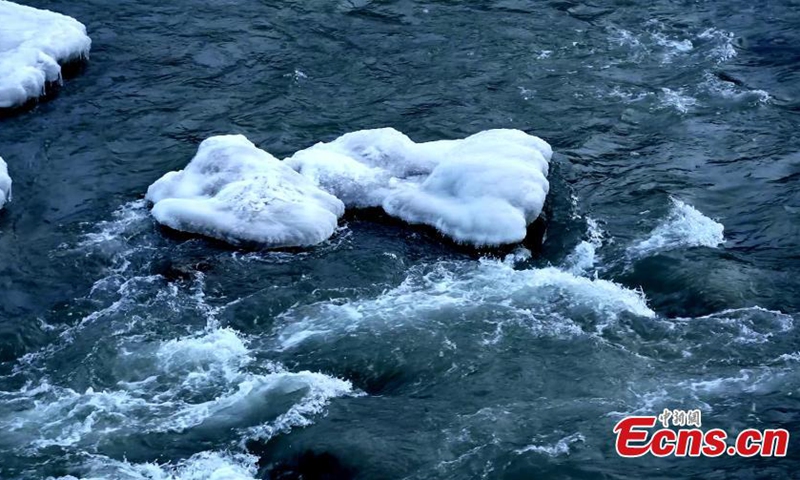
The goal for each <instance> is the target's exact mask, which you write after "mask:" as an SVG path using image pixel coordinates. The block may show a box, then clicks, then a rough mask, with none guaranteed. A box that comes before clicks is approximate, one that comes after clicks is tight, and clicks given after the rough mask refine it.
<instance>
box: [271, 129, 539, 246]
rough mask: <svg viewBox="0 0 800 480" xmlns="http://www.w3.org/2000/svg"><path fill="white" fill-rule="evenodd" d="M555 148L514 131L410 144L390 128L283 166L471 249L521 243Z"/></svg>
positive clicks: (345, 139)
mask: <svg viewBox="0 0 800 480" xmlns="http://www.w3.org/2000/svg"><path fill="white" fill-rule="evenodd" d="M552 153H553V152H552V149H551V148H550V145H548V144H547V143H546V142H545V141H544V140H541V139H540V138H538V137H534V136H531V135H528V134H526V133H524V132H521V131H519V130H505V129H503V130H487V131H484V132H480V133H477V134H475V135H472V136H470V137H467V138H465V139H462V140H440V141H434V142H427V143H414V142H413V141H412V140H411V139H409V138H408V137H407V136H405V135H403V134H402V133H400V132H398V131H397V130H394V129H391V128H383V129H376V130H362V131H358V132H352V133H348V134H346V135H343V136H341V137H339V138H338V139H336V140H334V141H332V142H330V143H319V144H317V145H314V146H312V147H310V148H308V149H305V150H301V151H299V152H297V153H296V154H294V155H293V156H292V157H291V158H288V159H287V160H286V161H287V163H289V165H291V166H292V168H294V169H295V170H297V171H298V172H300V173H301V174H303V175H305V176H306V177H308V178H310V179H311V180H313V181H314V182H315V183H316V184H317V185H319V186H320V187H321V188H323V189H325V190H326V191H328V192H330V193H332V194H333V195H336V196H337V197H339V198H340V199H342V201H344V202H345V204H346V205H348V206H353V207H378V206H380V207H382V208H383V209H384V210H385V211H386V213H388V214H389V215H392V216H395V217H398V218H400V219H402V220H405V221H407V222H409V223H415V224H425V225H430V226H433V227H435V228H436V229H438V230H439V231H440V232H442V233H443V234H445V235H447V236H449V237H451V238H453V239H454V240H456V241H458V242H462V243H470V244H473V245H476V246H483V245H501V244H508V243H515V242H519V241H522V240H523V239H524V238H525V235H526V228H527V226H528V225H529V224H530V223H531V222H533V221H534V220H535V219H536V218H537V217H538V216H539V214H540V213H541V211H542V206H543V205H544V200H545V197H546V196H547V192H548V190H549V184H548V182H547V172H548V162H549V161H550V158H551V156H552Z"/></svg>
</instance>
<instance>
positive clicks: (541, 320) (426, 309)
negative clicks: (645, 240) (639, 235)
mask: <svg viewBox="0 0 800 480" xmlns="http://www.w3.org/2000/svg"><path fill="white" fill-rule="evenodd" d="M485 311H503V312H504V315H503V316H504V318H510V319H513V320H515V321H519V322H522V323H525V324H527V325H528V326H529V327H530V328H532V329H534V330H535V331H537V332H538V333H541V334H551V335H552V334H557V335H563V334H569V333H570V332H572V333H573V334H574V333H575V331H576V329H577V331H580V328H579V327H577V326H576V325H575V324H574V323H571V321H570V320H569V319H568V317H569V316H570V315H574V316H576V317H587V316H588V317H590V318H592V319H593V321H595V322H597V328H602V326H605V325H607V324H608V323H609V322H613V321H615V319H616V318H617V317H618V316H619V315H620V314H622V313H629V314H633V315H638V316H643V317H648V318H653V317H655V313H654V312H653V311H652V310H651V309H650V308H649V307H648V306H647V302H646V299H645V297H644V295H643V293H642V292H640V291H636V290H630V289H627V288H625V287H622V286H620V285H618V284H616V283H614V282H611V281H608V280H602V279H590V278H585V277H580V276H576V275H573V274H572V273H570V272H567V271H564V270H560V269H558V268H555V267H548V268H540V269H530V270H515V269H514V262H502V261H496V260H488V259H483V260H481V261H479V262H440V263H437V264H434V265H429V266H424V267H419V268H416V269H412V272H411V274H410V275H409V276H408V277H407V278H406V280H405V281H404V282H403V283H402V284H401V285H400V286H398V287H396V288H394V289H392V290H389V291H387V292H385V293H384V294H382V295H380V296H379V297H377V298H374V299H368V300H355V301H350V302H345V303H340V302H322V303H318V304H314V305H310V306H305V307H297V308H295V309H292V310H290V311H288V312H286V313H285V314H283V315H282V316H281V320H282V323H283V325H284V326H283V327H282V328H281V329H280V330H279V332H278V342H279V345H280V346H281V348H283V349H288V348H293V347H295V346H297V345H298V344H300V343H303V342H305V341H306V340H308V339H309V338H325V337H329V336H341V335H347V334H351V333H353V332H354V331H356V330H358V329H360V328H364V329H366V330H373V331H374V330H377V331H380V330H383V329H389V330H393V329H397V328H402V327H404V326H407V327H411V328H416V326H419V325H422V324H424V323H425V322H437V323H440V322H443V321H446V320H445V319H448V318H449V320H447V321H449V322H458V321H459V320H458V319H459V318H464V317H467V318H469V317H477V318H481V317H482V315H481V312H485ZM454 312H458V314H457V315H453V314H454ZM470 312H472V313H470ZM473 314H474V315H473Z"/></svg>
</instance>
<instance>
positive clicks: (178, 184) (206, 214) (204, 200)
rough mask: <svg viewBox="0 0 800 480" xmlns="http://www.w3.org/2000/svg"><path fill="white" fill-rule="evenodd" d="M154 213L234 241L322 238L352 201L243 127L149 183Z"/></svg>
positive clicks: (303, 242)
mask: <svg viewBox="0 0 800 480" xmlns="http://www.w3.org/2000/svg"><path fill="white" fill-rule="evenodd" d="M146 198H147V200H149V201H151V202H153V204H154V206H153V210H152V214H153V216H154V217H155V219H156V220H157V221H158V222H159V223H161V224H164V225H167V226H169V227H171V228H174V229H176V230H181V231H185V232H192V233H199V234H201V235H206V236H209V237H213V238H217V239H220V240H223V241H226V242H229V243H232V244H240V243H255V244H260V245H263V246H267V247H289V246H308V245H315V244H317V243H320V242H322V241H324V240H326V239H327V238H328V237H330V236H331V235H332V234H333V231H334V230H335V229H336V226H337V222H338V218H339V217H340V216H341V215H342V214H343V213H344V205H343V204H342V202H341V201H340V200H339V199H337V198H336V197H334V196H332V195H330V194H328V193H326V192H324V191H322V190H320V189H319V188H317V187H316V186H315V185H314V184H313V183H312V182H311V181H310V180H308V179H307V178H305V177H303V176H302V175H300V174H298V173H297V172H295V171H294V170H292V169H291V168H290V167H289V166H288V165H286V164H284V163H283V162H281V161H279V160H278V159H276V158H275V157H273V156H272V155H270V154H269V153H267V152H265V151H263V150H260V149H258V148H257V147H256V146H255V145H253V144H252V143H250V141H249V140H247V139H246V138H245V137H244V136H242V135H225V136H218V137H211V138H209V139H207V140H205V141H204V142H203V143H201V144H200V147H199V149H198V150H197V154H196V155H195V157H194V158H193V159H192V161H191V162H189V165H187V166H186V168H185V169H184V170H182V171H178V172H169V173H167V174H166V175H164V176H163V177H161V178H160V179H159V180H158V181H156V182H155V183H153V184H152V185H151V186H150V188H148V190H147V197H146Z"/></svg>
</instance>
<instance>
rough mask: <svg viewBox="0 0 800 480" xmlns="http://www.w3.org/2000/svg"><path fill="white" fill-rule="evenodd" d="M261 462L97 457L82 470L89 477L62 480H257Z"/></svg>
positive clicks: (225, 457) (209, 456) (209, 455)
mask: <svg viewBox="0 0 800 480" xmlns="http://www.w3.org/2000/svg"><path fill="white" fill-rule="evenodd" d="M257 462H258V457H254V456H252V455H246V454H233V453H227V452H201V453H197V454H195V455H192V456H191V457H190V458H188V459H186V460H183V461H181V462H179V463H177V464H166V465H159V464H157V463H130V462H127V461H119V460H114V459H112V458H108V457H103V456H100V455H95V456H92V457H91V458H90V459H89V460H88V461H87V462H86V464H85V465H84V466H83V467H82V470H85V471H86V473H84V474H82V475H81V476H80V477H74V476H68V477H60V479H59V480H78V479H80V480H101V479H108V478H114V479H118V480H251V479H253V480H254V479H255V478H256V474H257V473H258V465H257Z"/></svg>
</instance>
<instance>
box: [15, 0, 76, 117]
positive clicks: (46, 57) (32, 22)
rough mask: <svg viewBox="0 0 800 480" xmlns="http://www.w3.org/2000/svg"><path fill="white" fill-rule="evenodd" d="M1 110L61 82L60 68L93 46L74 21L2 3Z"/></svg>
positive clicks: (52, 13) (59, 15)
mask: <svg viewBox="0 0 800 480" xmlns="http://www.w3.org/2000/svg"><path fill="white" fill-rule="evenodd" d="M0 25H2V26H3V27H2V28H0V108H10V107H15V106H18V105H21V104H23V103H25V102H26V101H27V100H29V99H31V98H36V97H39V96H40V95H42V94H43V93H44V89H45V86H46V85H47V84H48V83H52V82H58V81H60V80H61V65H60V64H63V63H67V62H70V61H72V60H78V59H80V58H86V57H87V56H88V55H89V49H90V47H91V45H92V41H91V39H89V37H88V36H87V35H86V27H84V26H83V24H82V23H80V22H78V21H77V20H75V19H74V18H71V17H68V16H66V15H61V14H60V13H55V12H51V11H48V10H38V9H36V8H32V7H27V6H24V5H18V4H16V3H12V2H7V1H4V0H0Z"/></svg>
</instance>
